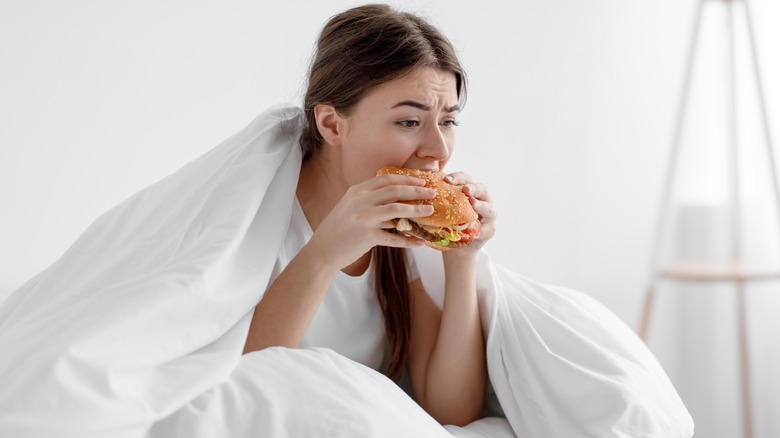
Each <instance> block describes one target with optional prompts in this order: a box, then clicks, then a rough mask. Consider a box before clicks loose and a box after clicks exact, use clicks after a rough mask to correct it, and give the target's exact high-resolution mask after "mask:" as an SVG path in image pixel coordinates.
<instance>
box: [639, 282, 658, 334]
mask: <svg viewBox="0 0 780 438" xmlns="http://www.w3.org/2000/svg"><path fill="white" fill-rule="evenodd" d="M654 299H655V285H653V284H651V285H650V287H649V288H648V289H647V292H645V303H644V305H643V306H642V321H640V323H639V337H640V338H641V339H642V340H643V341H645V342H647V330H648V328H649V326H650V314H651V312H652V311H653V301H654Z"/></svg>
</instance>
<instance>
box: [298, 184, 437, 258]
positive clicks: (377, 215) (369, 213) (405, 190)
mask: <svg viewBox="0 0 780 438" xmlns="http://www.w3.org/2000/svg"><path fill="white" fill-rule="evenodd" d="M424 186H425V181H424V180H422V179H419V178H414V177H411V176H406V175H382V176H378V177H375V178H371V179H369V180H367V181H364V182H363V183H360V184H357V185H355V186H352V187H350V188H349V189H348V190H347V192H346V193H345V194H344V196H343V197H342V198H341V200H340V201H339V202H338V203H337V204H336V206H335V207H334V208H333V210H331V212H330V213H329V214H328V216H327V217H326V218H325V219H324V220H323V221H322V222H321V223H320V224H319V226H317V229H316V230H315V232H314V236H313V237H312V239H311V241H310V242H309V245H312V247H313V248H316V249H317V253H318V254H322V257H323V258H324V259H325V261H326V262H327V263H328V264H329V265H330V266H331V267H332V268H334V269H339V270H340V269H343V268H345V267H346V266H349V265H350V264H352V263H354V262H355V261H356V260H357V259H358V258H360V256H362V255H363V254H365V253H367V252H368V251H369V250H370V249H371V248H373V247H374V246H377V245H382V246H392V247H397V248H410V247H415V246H420V245H422V241H421V240H420V239H418V238H416V237H407V236H402V235H400V234H395V233H390V232H388V231H386V230H385V229H387V228H392V224H391V222H390V221H392V220H393V219H396V218H414V217H424V216H430V215H431V214H433V207H432V206H430V205H418V204H405V203H402V202H399V201H413V200H425V199H433V198H434V197H435V196H436V192H435V191H434V190H433V189H428V188H425V187H424Z"/></svg>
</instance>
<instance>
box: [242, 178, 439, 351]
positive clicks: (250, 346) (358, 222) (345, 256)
mask: <svg viewBox="0 0 780 438" xmlns="http://www.w3.org/2000/svg"><path fill="white" fill-rule="evenodd" d="M424 185H425V181H423V180H419V179H417V178H412V177H408V176H403V175H384V176H381V177H376V178H372V179H370V180H368V181H365V182H363V183H361V184H358V185H355V186H352V187H350V188H349V189H348V190H347V193H345V194H344V196H343V197H342V198H341V199H340V200H339V202H338V203H337V205H336V206H334V207H333V208H332V210H331V211H330V212H329V213H328V214H327V216H326V217H325V218H324V219H323V220H322V222H320V223H319V224H312V226H313V227H314V228H315V230H314V235H313V236H312V238H311V240H310V241H309V242H308V243H307V244H306V246H304V247H303V249H302V250H301V251H300V252H299V253H298V255H296V256H295V258H293V259H292V261H291V262H290V264H289V265H287V267H285V269H284V271H282V273H281V274H280V275H279V277H278V278H277V279H276V280H275V281H274V283H273V284H272V285H271V287H270V288H269V289H268V290H267V291H266V293H265V295H264V296H263V298H262V299H261V300H260V302H259V303H258V304H257V306H256V307H255V311H254V314H253V316H252V322H251V324H250V326H249V334H248V336H247V340H246V344H245V345H244V353H249V352H252V351H257V350H262V349H263V348H266V347H272V346H284V347H297V346H298V344H299V343H300V341H301V339H302V338H303V335H304V334H305V333H306V330H307V329H308V328H309V325H310V324H311V321H312V319H313V318H314V315H315V314H316V313H317V309H318V308H319V307H320V304H321V303H322V299H323V298H324V297H325V294H326V293H327V291H328V286H329V285H330V283H331V281H332V280H333V277H334V276H335V275H336V273H337V272H338V271H339V270H341V269H343V268H345V267H346V266H349V265H350V264H352V263H353V262H355V261H356V260H357V259H358V258H360V257H361V256H363V255H364V254H366V253H367V252H368V251H369V250H370V249H371V248H373V247H374V246H376V245H385V246H394V247H398V248H411V247H415V246H420V245H421V242H420V240H419V239H417V238H412V237H405V236H401V235H398V234H392V233H388V232H386V231H384V230H383V229H382V228H383V227H388V224H389V221H390V220H391V219H394V218H398V217H420V216H429V215H430V214H431V213H433V209H432V207H431V206H430V205H410V204H406V203H402V202H399V201H409V200H418V199H431V198H432V197H433V196H435V193H433V191H432V190H430V189H427V188H425V187H424ZM389 226H390V227H391V226H392V225H389Z"/></svg>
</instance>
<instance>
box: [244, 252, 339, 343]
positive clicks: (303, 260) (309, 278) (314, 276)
mask: <svg viewBox="0 0 780 438" xmlns="http://www.w3.org/2000/svg"><path fill="white" fill-rule="evenodd" d="M336 272H338V268H334V267H330V266H328V265H327V264H326V263H325V261H324V258H323V257H322V256H321V255H318V254H317V253H316V250H315V249H313V248H312V247H311V246H309V245H307V246H304V247H303V249H302V250H301V252H299V253H298V255H296V256H295V258H293V259H292V261H290V264H289V265H287V267H286V268H285V269H284V271H282V273H281V274H280V275H279V277H277V279H276V280H275V281H274V282H273V284H272V285H271V287H270V288H268V290H267V291H266V292H265V295H264V296H263V299H262V300H260V302H259V303H258V304H257V306H256V307H255V312H254V314H253V315H252V323H251V324H250V326H249V335H248V336H247V339H246V344H245V345H244V354H246V353H249V352H252V351H257V350H262V349H264V348H266V347H273V346H282V347H290V348H295V347H297V346H298V344H299V343H300V342H301V339H303V335H304V334H305V333H306V330H307V328H308V327H309V325H310V324H311V321H312V319H313V318H314V315H315V314H316V313H317V309H318V308H319V307H320V304H321V303H322V299H323V298H324V297H325V293H326V292H327V291H328V286H329V285H330V283H331V281H332V280H333V277H334V276H335V275H336Z"/></svg>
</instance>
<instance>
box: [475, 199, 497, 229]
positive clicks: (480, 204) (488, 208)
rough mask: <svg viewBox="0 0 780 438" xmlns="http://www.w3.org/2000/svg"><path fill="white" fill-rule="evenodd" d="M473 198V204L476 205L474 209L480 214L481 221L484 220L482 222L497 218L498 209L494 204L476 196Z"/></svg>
mask: <svg viewBox="0 0 780 438" xmlns="http://www.w3.org/2000/svg"><path fill="white" fill-rule="evenodd" d="M471 199H472V201H471V206H472V207H474V211H476V212H477V214H478V215H479V216H480V222H482V224H486V223H488V222H492V221H493V220H495V218H496V209H495V208H494V207H493V204H491V203H490V202H486V201H480V200H479V199H475V198H471Z"/></svg>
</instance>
